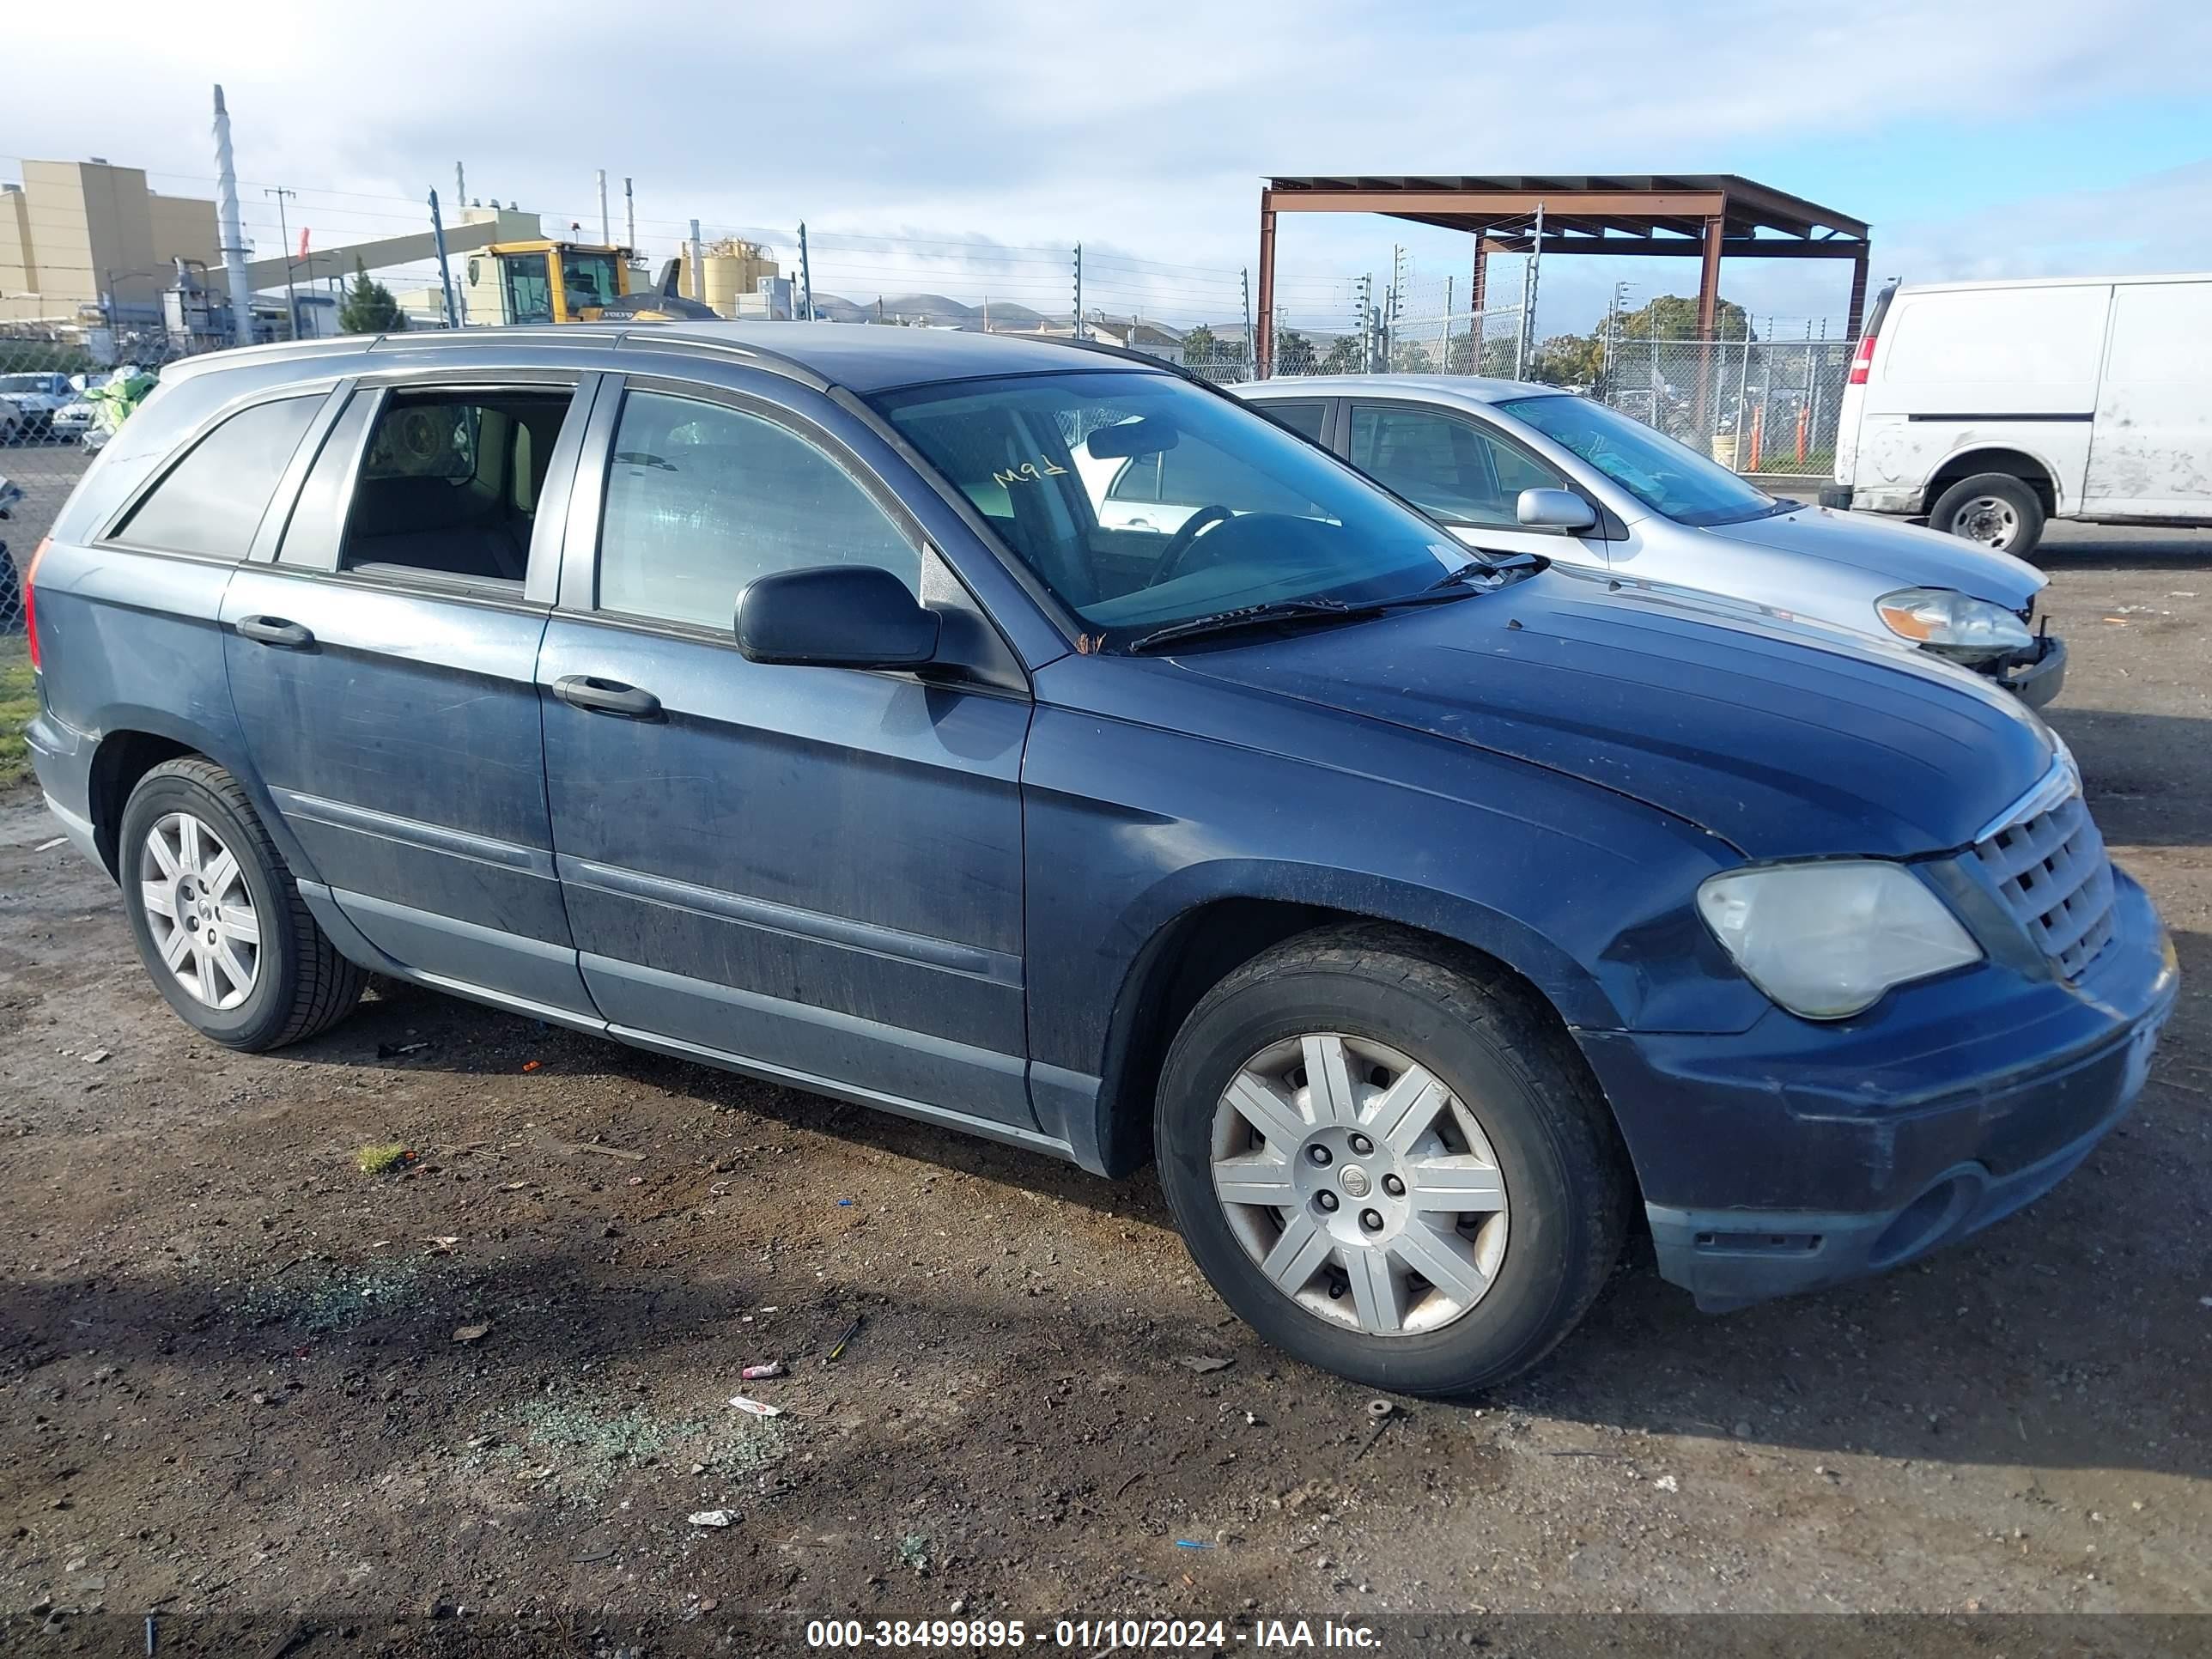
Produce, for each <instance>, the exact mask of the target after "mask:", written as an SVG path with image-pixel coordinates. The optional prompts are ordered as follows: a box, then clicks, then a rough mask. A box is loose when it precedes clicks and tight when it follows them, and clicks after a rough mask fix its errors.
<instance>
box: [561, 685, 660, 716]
mask: <svg viewBox="0 0 2212 1659" xmlns="http://www.w3.org/2000/svg"><path fill="white" fill-rule="evenodd" d="M553 695H554V696H556V697H558V698H560V699H561V701H562V702H565V703H567V704H568V705H569V707H571V708H587V709H589V710H591V712H592V713H593V714H619V715H621V716H622V717H623V719H624V720H651V719H652V718H653V716H654V715H656V714H659V712H660V699H659V698H658V697H656V696H653V693H652V692H650V691H641V690H638V689H637V687H635V686H634V685H624V684H623V683H622V682H621V681H620V680H603V679H600V678H598V677H597V676H596V675H592V674H564V675H562V677H561V678H559V679H557V680H556V681H554V682H553Z"/></svg>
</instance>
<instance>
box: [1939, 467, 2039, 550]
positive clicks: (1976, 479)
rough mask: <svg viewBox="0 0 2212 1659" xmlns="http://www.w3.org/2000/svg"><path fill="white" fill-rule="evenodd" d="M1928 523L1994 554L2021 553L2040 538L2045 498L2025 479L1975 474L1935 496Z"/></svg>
mask: <svg viewBox="0 0 2212 1659" xmlns="http://www.w3.org/2000/svg"><path fill="white" fill-rule="evenodd" d="M1928 523H1929V527H1930V528H1932V529H1936V530H1940V531H1942V532H1943V533H1944V534H1946V535H1948V536H1957V537H1959V538H1961V539H1962V540H1965V541H1970V542H1975V543H1978V544H1980V545H1981V546H1984V547H1986V548H1988V549H1990V551H1992V552H1996V553H2015V554H2024V553H2026V552H2027V551H2028V550H2029V549H2031V548H2033V546H2034V545H2035V544H2036V543H2038V542H2039V541H2040V540H2042V539H2043V523H2044V515H2043V501H2042V499H2041V497H2039V496H2038V495H2036V493H2035V490H2034V489H2033V487H2032V486H2031V485H2030V484H2028V483H2027V481H2026V480H2025V479H2021V478H2018V477H2014V476H2013V475H2012V474H2011V473H2009V472H1978V473H1976V474H1975V475H1974V476H1973V477H1971V478H1961V479H1960V480H1959V482H1958V483H1954V484H1953V485H1952V486H1951V487H1950V488H1949V489H1947V490H1945V491H1944V492H1943V493H1942V495H1938V496H1937V497H1936V505H1935V506H1933V507H1930V508H1929V509H1928Z"/></svg>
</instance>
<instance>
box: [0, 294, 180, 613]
mask: <svg viewBox="0 0 2212 1659" xmlns="http://www.w3.org/2000/svg"><path fill="white" fill-rule="evenodd" d="M195 344H196V342H194V341H193V340H191V339H190V338H185V337H178V336H174V335H172V334H171V333H169V332H168V331H167V330H165V329H161V328H143V329H127V330H116V331H104V330H85V331H70V335H68V336H59V335H55V336H42V335H34V334H0V657H6V656H12V655H13V654H14V653H20V652H21V650H22V648H23V646H22V635H23V584H22V573H23V571H24V570H25V569H26V568H27V567H28V566H29V564H30V562H31V554H32V551H33V549H35V548H36V547H37V546H38V544H39V543H40V541H41V540H42V539H43V538H45V536H46V532H47V530H48V529H49V528H51V527H52V524H53V521H54V515H55V514H56V513H59V512H60V511H61V506H62V503H63V502H64V501H66V500H67V499H68V498H69V493H70V490H71V489H75V488H76V481H77V480H78V479H79V478H80V477H83V476H84V470H85V468H86V467H87V466H88V465H90V463H91V460H92V457H93V455H94V453H95V452H96V451H97V450H98V449H99V448H100V446H101V445H102V444H104V443H106V441H107V437H108V435H109V434H110V433H112V431H113V430H114V428H115V426H116V425H117V424H118V421H119V419H120V416H121V414H122V412H123V410H125V408H126V407H127V404H128V401H129V398H130V397H131V395H134V394H135V395H143V391H144V389H145V387H146V386H147V385H148V384H149V382H150V381H151V380H155V379H158V378H159V375H160V374H161V368H162V367H163V366H164V365H166V364H167V363H170V362H174V361H176V360H177V359H178V358H179V357H182V356H187V355H189V354H190V353H191V351H192V350H193V349H194V347H195Z"/></svg>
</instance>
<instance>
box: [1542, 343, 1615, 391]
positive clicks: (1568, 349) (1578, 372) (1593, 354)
mask: <svg viewBox="0 0 2212 1659" xmlns="http://www.w3.org/2000/svg"><path fill="white" fill-rule="evenodd" d="M1604 368H1605V342H1604V341H1603V340H1602V339H1601V338H1600V337H1598V336H1596V335H1595V334H1554V335H1553V336H1552V337H1551V338H1550V339H1548V340H1546V341H1544V342H1543V343H1541V344H1540V345H1539V346H1537V348H1536V349H1534V351H1532V352H1530V353H1529V354H1528V378H1529V379H1530V380H1538V381H1541V382H1542V383H1543V384H1544V385H1546V386H1595V385H1596V384H1597V380H1598V376H1599V375H1600V374H1601V373H1602V372H1603V370H1604Z"/></svg>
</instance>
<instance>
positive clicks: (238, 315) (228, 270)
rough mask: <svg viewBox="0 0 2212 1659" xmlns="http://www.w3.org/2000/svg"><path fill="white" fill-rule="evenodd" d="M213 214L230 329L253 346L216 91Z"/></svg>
mask: <svg viewBox="0 0 2212 1659" xmlns="http://www.w3.org/2000/svg"><path fill="white" fill-rule="evenodd" d="M215 173H216V184H215V195H216V216H217V217H218V219H219V220H220V221H221V222H222V268H223V270H224V272H225V274H226V275H228V276H229V278H230V325H231V334H232V337H233V338H234V340H235V341H236V342H237V343H239V344H240V345H252V343H253V285H252V283H251V282H250V281H249V280H248V279H247V277H246V233H245V231H244V230H243V229H242V228H240V224H239V218H238V169H237V167H234V166H233V165H232V163H231V159H230V112H229V111H228V109H226V108H224V107H223V102H222V87H220V86H217V87H216V89H215Z"/></svg>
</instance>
